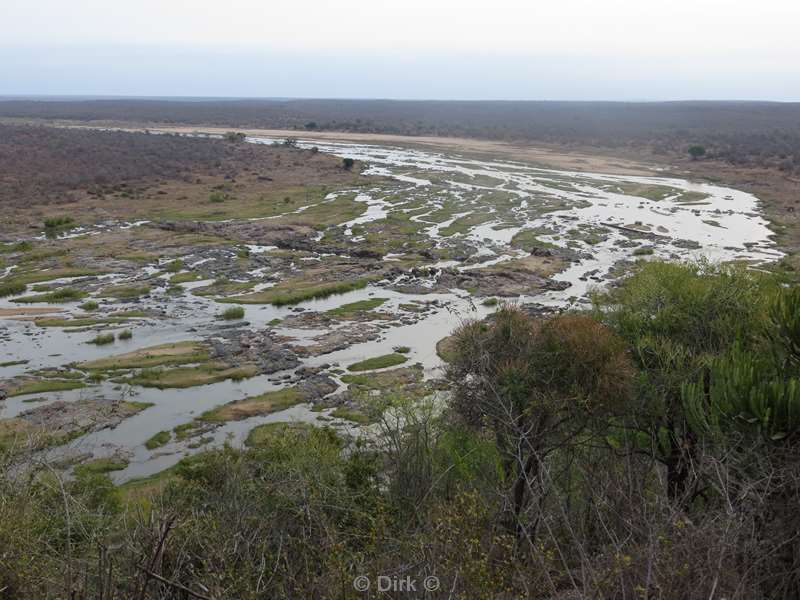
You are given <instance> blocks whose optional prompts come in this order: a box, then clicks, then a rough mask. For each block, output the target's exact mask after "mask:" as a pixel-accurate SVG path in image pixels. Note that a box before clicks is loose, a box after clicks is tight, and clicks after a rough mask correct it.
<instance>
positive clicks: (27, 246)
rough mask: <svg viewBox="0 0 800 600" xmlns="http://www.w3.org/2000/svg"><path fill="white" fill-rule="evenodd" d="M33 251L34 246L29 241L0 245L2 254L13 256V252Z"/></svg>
mask: <svg viewBox="0 0 800 600" xmlns="http://www.w3.org/2000/svg"><path fill="white" fill-rule="evenodd" d="M30 250H33V244H32V243H31V242H28V241H24V242H12V243H10V244H0V254H11V253H13V252H28V251H30Z"/></svg>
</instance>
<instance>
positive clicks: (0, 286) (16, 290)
mask: <svg viewBox="0 0 800 600" xmlns="http://www.w3.org/2000/svg"><path fill="white" fill-rule="evenodd" d="M26 287H27V286H26V285H25V284H24V283H15V282H10V283H3V282H2V281H0V298H5V297H6V296H16V295H17V294H22V293H23V292H24V291H25V289H26Z"/></svg>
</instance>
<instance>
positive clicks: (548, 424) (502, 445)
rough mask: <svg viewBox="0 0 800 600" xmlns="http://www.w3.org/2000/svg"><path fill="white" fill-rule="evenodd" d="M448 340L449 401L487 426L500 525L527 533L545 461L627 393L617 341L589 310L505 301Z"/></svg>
mask: <svg viewBox="0 0 800 600" xmlns="http://www.w3.org/2000/svg"><path fill="white" fill-rule="evenodd" d="M453 350H454V353H453V361H452V362H451V363H450V364H449V366H448V371H447V377H448V379H449V381H450V382H451V383H452V384H453V387H454V398H453V407H454V408H455V411H456V413H457V414H459V415H460V416H461V418H462V420H463V421H464V422H465V423H466V424H467V425H469V426H471V427H473V428H478V429H486V430H488V431H489V432H490V433H491V434H492V437H493V438H494V440H495V443H496V445H497V450H498V453H499V455H500V459H501V461H502V465H503V471H504V478H505V480H506V482H507V485H508V486H509V487H508V494H509V496H508V506H509V512H510V515H509V519H508V520H507V525H508V527H509V529H510V530H511V531H513V532H515V533H516V535H517V536H521V535H522V534H523V533H527V535H529V536H530V537H531V538H533V537H534V536H535V532H533V531H532V530H531V529H532V528H533V527H535V526H536V523H537V522H538V517H539V505H540V502H541V499H542V498H543V495H544V491H545V489H546V488H545V486H544V482H545V481H546V479H547V477H546V473H545V471H546V464H547V461H549V460H551V459H552V458H554V457H555V456H556V455H557V454H558V453H559V451H561V450H564V451H566V450H567V449H568V448H569V447H571V446H572V445H573V444H574V443H576V442H577V441H578V440H579V439H581V440H582V442H583V443H585V442H586V439H587V438H588V437H590V433H591V431H592V429H593V427H592V426H593V425H601V426H602V424H603V423H605V422H606V418H607V417H608V415H609V414H610V413H612V412H615V410H616V409H617V408H619V406H620V405H621V404H624V403H625V402H626V400H627V398H628V391H629V389H630V384H631V380H632V375H633V370H632V368H631V365H630V363H629V361H628V358H627V355H626V351H625V345H624V343H623V342H622V340H621V339H620V338H618V337H617V336H616V335H615V334H614V333H613V332H611V331H610V330H609V329H608V328H606V327H605V326H603V325H602V324H600V323H599V322H597V321H596V320H594V319H593V318H591V317H590V316H587V315H560V316H556V317H552V318H550V319H539V320H537V319H533V318H531V317H529V316H527V315H526V314H524V313H523V312H522V311H520V310H519V309H517V308H514V307H508V306H504V307H502V308H500V310H499V311H498V312H497V313H496V314H495V319H494V320H493V322H492V323H489V324H487V323H485V322H473V323H468V324H465V325H463V326H462V327H461V328H459V330H458V331H457V332H456V334H455V336H454V338H453ZM530 510H532V511H533V514H531V515H530V518H528V517H526V515H525V513H527V512H529V511H530Z"/></svg>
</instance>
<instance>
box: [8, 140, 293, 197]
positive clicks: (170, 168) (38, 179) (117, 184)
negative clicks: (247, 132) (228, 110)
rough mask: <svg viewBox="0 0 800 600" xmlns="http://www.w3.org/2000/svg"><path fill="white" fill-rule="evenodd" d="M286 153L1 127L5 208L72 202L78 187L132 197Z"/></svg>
mask: <svg viewBox="0 0 800 600" xmlns="http://www.w3.org/2000/svg"><path fill="white" fill-rule="evenodd" d="M282 151H283V150H280V149H274V148H270V147H267V146H258V145H253V144H238V143H235V141H228V140H219V139H200V138H191V137H184V136H177V135H154V134H146V133H129V132H123V131H97V130H91V129H76V128H70V129H66V128H56V127H44V126H40V127H36V126H23V125H19V126H17V125H0V204H2V205H3V206H31V205H35V204H46V203H57V202H68V201H70V200H71V199H72V193H73V192H74V191H76V190H89V191H92V190H113V191H115V192H121V193H123V194H124V193H126V191H125V190H126V189H127V190H131V189H133V188H134V187H135V186H136V185H138V184H143V183H146V184H150V183H153V182H158V181H160V180H165V179H185V180H186V181H188V182H191V181H194V179H195V177H196V176H198V175H225V176H228V177H231V178H232V177H235V176H236V175H237V174H238V173H240V172H242V171H244V170H248V169H259V168H264V167H265V166H269V167H270V168H271V167H274V164H272V162H271V161H273V160H274V158H275V154H276V153H279V152H282Z"/></svg>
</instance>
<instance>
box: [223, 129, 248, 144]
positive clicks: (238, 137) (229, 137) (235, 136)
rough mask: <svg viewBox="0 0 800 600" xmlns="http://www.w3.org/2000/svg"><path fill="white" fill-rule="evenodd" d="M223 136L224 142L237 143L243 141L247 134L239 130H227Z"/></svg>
mask: <svg viewBox="0 0 800 600" xmlns="http://www.w3.org/2000/svg"><path fill="white" fill-rule="evenodd" d="M223 137H224V139H225V141H226V142H234V143H239V142H243V141H245V139H246V137H247V136H246V135H245V134H243V133H242V132H241V131H228V132H226V133H225V135H224V136H223Z"/></svg>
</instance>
